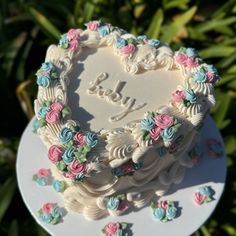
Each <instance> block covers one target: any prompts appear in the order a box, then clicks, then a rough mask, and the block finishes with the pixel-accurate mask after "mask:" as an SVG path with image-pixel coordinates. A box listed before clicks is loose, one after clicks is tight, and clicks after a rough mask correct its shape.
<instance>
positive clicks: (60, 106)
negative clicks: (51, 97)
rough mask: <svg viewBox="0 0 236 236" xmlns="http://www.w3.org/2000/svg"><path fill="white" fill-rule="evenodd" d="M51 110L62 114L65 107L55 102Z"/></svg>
mask: <svg viewBox="0 0 236 236" xmlns="http://www.w3.org/2000/svg"><path fill="white" fill-rule="evenodd" d="M50 109H51V110H53V111H58V112H61V111H62V109H63V105H62V104H61V103H60V102H54V103H52V104H51V105H50Z"/></svg>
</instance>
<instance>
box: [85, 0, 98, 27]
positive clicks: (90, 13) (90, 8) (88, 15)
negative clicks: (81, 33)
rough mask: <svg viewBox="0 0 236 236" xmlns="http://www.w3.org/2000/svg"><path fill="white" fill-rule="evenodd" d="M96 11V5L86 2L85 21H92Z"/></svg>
mask: <svg viewBox="0 0 236 236" xmlns="http://www.w3.org/2000/svg"><path fill="white" fill-rule="evenodd" d="M94 10H95V5H94V4H92V3H91V2H89V1H88V2H86V4H85V9H84V16H85V17H84V20H85V22H87V21H90V20H91V18H92V16H93V12H94Z"/></svg>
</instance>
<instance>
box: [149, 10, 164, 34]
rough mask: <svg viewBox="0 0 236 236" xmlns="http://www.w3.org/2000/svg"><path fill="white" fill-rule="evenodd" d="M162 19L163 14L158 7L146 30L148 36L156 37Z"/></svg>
mask: <svg viewBox="0 0 236 236" xmlns="http://www.w3.org/2000/svg"><path fill="white" fill-rule="evenodd" d="M163 20H164V14H163V11H162V9H161V8H160V9H158V10H157V11H156V13H155V15H154V16H153V18H152V20H151V24H150V25H149V27H148V30H147V31H146V34H147V36H148V37H149V38H157V37H158V36H159V34H160V31H161V25H162V22H163Z"/></svg>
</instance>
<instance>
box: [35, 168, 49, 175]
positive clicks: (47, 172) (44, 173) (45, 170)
mask: <svg viewBox="0 0 236 236" xmlns="http://www.w3.org/2000/svg"><path fill="white" fill-rule="evenodd" d="M37 175H38V176H40V177H48V176H50V172H49V170H48V169H44V168H41V169H39V170H38V172H37Z"/></svg>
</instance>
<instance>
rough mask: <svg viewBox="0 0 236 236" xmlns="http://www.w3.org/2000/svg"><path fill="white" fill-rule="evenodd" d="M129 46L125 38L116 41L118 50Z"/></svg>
mask: <svg viewBox="0 0 236 236" xmlns="http://www.w3.org/2000/svg"><path fill="white" fill-rule="evenodd" d="M127 44H128V42H127V40H126V39H124V38H118V39H117V40H116V47H117V48H123V47H124V46H126V45H127Z"/></svg>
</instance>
